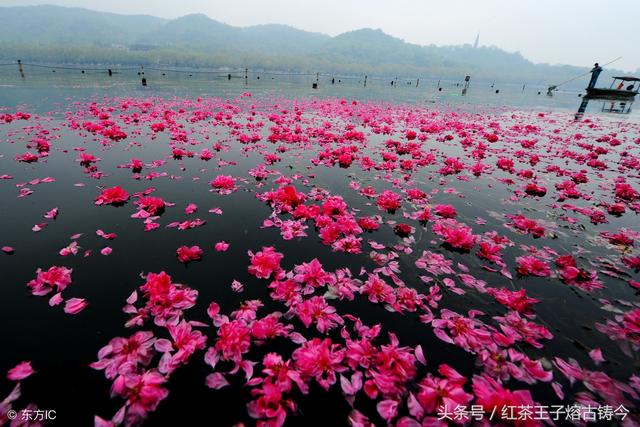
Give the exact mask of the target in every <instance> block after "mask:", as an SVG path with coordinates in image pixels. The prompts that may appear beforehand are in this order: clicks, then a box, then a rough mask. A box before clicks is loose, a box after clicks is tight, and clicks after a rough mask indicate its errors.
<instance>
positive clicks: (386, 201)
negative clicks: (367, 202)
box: [376, 190, 400, 213]
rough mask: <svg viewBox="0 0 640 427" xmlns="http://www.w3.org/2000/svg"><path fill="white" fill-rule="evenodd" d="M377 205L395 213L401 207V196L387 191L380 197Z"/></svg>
mask: <svg viewBox="0 0 640 427" xmlns="http://www.w3.org/2000/svg"><path fill="white" fill-rule="evenodd" d="M376 204H377V205H378V207H379V208H380V209H382V210H385V211H387V212H389V213H394V212H395V211H396V210H397V209H398V208H399V207H400V196H399V195H397V194H396V193H394V192H392V191H389V190H385V191H383V192H382V193H381V194H380V195H379V196H378V198H377V200H376Z"/></svg>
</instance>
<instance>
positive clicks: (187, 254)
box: [176, 246, 203, 264]
mask: <svg viewBox="0 0 640 427" xmlns="http://www.w3.org/2000/svg"><path fill="white" fill-rule="evenodd" d="M176 254H177V255H178V261H180V262H181V263H183V264H188V263H190V262H191V261H198V260H200V259H201V258H202V254H203V251H202V249H200V246H191V247H189V246H180V247H179V248H178V249H177V250H176Z"/></svg>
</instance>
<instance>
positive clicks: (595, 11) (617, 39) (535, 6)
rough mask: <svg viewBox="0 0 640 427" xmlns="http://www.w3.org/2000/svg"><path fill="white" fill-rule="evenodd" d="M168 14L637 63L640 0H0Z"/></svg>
mask: <svg viewBox="0 0 640 427" xmlns="http://www.w3.org/2000/svg"><path fill="white" fill-rule="evenodd" d="M42 3H47V4H57V5H63V6H76V7H84V8H88V9H95V10H101V11H108V12H116V13H124V14H139V13H143V14H149V15H154V16H161V17H164V18H175V17H178V16H182V15H186V14H189V13H204V14H206V15H208V16H210V17H211V18H214V19H217V20H219V21H223V22H226V23H228V24H231V25H237V26H247V25H255V24H265V23H279V24H288V25H291V26H294V27H296V28H300V29H303V30H308V31H318V32H323V33H327V34H330V35H336V34H339V33H342V32H345V31H349V30H355V29H358V28H362V27H372V28H380V29H382V30H383V31H384V32H386V33H389V34H391V35H393V36H396V37H399V38H402V39H404V40H406V41H408V42H411V43H417V44H431V43H434V44H436V45H447V44H461V43H473V41H474V39H475V37H476V33H477V32H478V31H479V32H480V44H481V45H495V46H498V47H500V48H502V49H505V50H507V51H519V52H521V53H522V54H523V55H524V56H525V57H526V58H528V59H530V60H532V61H534V62H548V63H552V64H557V63H565V64H572V65H580V66H590V65H592V64H593V62H595V61H598V62H600V63H601V64H603V63H606V62H608V61H610V60H612V59H614V58H616V57H618V56H623V58H622V59H621V60H619V61H617V62H616V63H615V64H612V67H614V66H615V67H616V68H620V69H624V70H626V71H632V72H633V71H636V69H638V68H640V21H639V20H640V0H615V1H602V0H599V1H596V0H438V1H432V0H422V1H420V0H388V1H383V0H318V1H304V0H271V1H268V0H265V1H261V0H179V1H176V0H109V1H104V0H48V1H44V2H43V1H29V0H22V1H11V0H0V5H1V6H17V5H33V4H42Z"/></svg>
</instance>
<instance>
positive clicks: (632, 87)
mask: <svg viewBox="0 0 640 427" xmlns="http://www.w3.org/2000/svg"><path fill="white" fill-rule="evenodd" d="M614 86H615V87H614ZM585 90H586V91H587V94H586V95H585V98H589V99H606V100H611V101H633V100H634V98H635V96H636V95H637V94H638V91H639V90H640V78H638V77H632V76H619V77H613V81H612V82H611V86H609V87H608V88H601V87H591V88H589V87H588V88H586V89H585Z"/></svg>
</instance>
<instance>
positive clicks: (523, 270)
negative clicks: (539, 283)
mask: <svg viewBox="0 0 640 427" xmlns="http://www.w3.org/2000/svg"><path fill="white" fill-rule="evenodd" d="M516 263H517V265H518V266H517V268H516V270H517V271H518V274H521V275H522V276H539V277H548V276H550V275H551V269H550V268H549V264H547V263H546V262H544V261H542V260H540V259H538V258H536V257H533V256H529V255H526V256H520V257H518V258H516Z"/></svg>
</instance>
